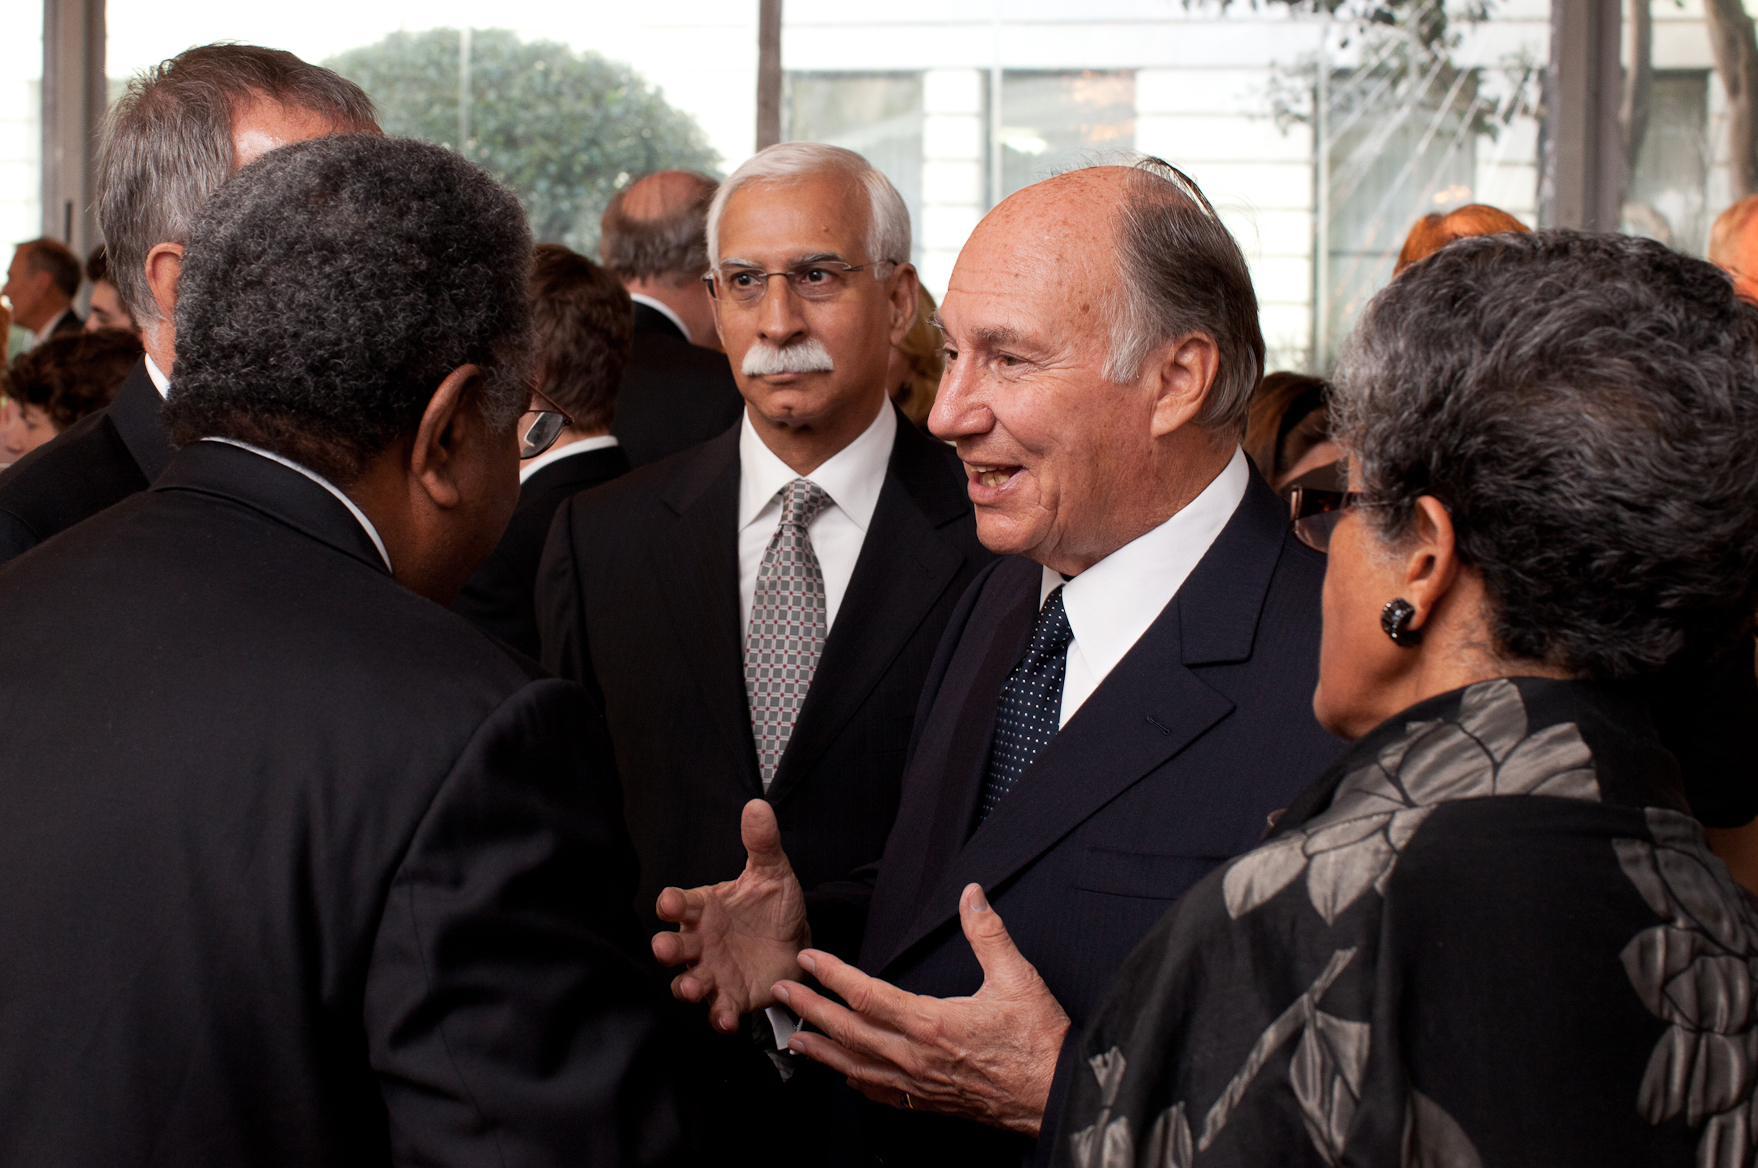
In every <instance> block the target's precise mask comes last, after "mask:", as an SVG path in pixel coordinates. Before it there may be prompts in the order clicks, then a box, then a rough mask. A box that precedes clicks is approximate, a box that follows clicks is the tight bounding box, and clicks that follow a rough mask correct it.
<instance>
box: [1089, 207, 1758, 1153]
mask: <svg viewBox="0 0 1758 1168" xmlns="http://www.w3.org/2000/svg"><path fill="white" fill-rule="evenodd" d="M1333 411H1334V412H1333V425H1334V432H1335V434H1336V436H1337V438H1338V441H1339V442H1340V443H1341V445H1342V446H1343V448H1344V449H1345V451H1346V452H1347V453H1348V455H1349V457H1350V460H1351V481H1350V487H1351V491H1350V494H1349V496H1348V497H1347V498H1346V500H1345V505H1344V506H1343V507H1341V508H1340V509H1338V510H1335V511H1332V512H1329V513H1325V514H1322V515H1318V516H1314V517H1312V518H1310V519H1307V520H1303V521H1302V527H1303V530H1302V532H1301V534H1302V535H1303V538H1306V539H1307V540H1308V541H1309V542H1311V543H1314V544H1315V545H1317V546H1320V547H1323V548H1326V549H1328V551H1329V555H1330V562H1329V568H1328V572H1327V575H1326V580H1325V593H1324V642H1323V650H1322V653H1321V661H1320V680H1319V686H1318V691H1317V693H1316V695H1315V697H1314V708H1315V710H1316V711H1317V713H1318V715H1319V718H1320V720H1321V721H1322V722H1323V723H1324V724H1325V725H1326V726H1327V727H1328V728H1329V729H1331V730H1333V731H1334V732H1336V733H1338V734H1342V735H1344V736H1346V737H1349V738H1352V739H1355V740H1356V741H1355V745H1354V746H1353V747H1352V749H1351V750H1350V751H1349V752H1348V753H1347V754H1345V756H1344V757H1343V758H1342V759H1341V760H1339V762H1338V763H1337V765H1336V766H1335V767H1333V768H1332V770H1331V771H1329V772H1328V773H1327V774H1326V775H1324V776H1323V777H1322V778H1320V779H1319V780H1318V782H1316V783H1315V784H1314V785H1313V786H1312V787H1311V788H1310V789H1309V790H1308V791H1307V792H1306V793H1305V794H1303V795H1302V796H1301V798H1300V799H1299V800H1297V801H1296V803H1295V804H1294V805H1293V806H1291V807H1290V808H1288V810H1287V811H1286V812H1284V813H1283V814H1282V815H1281V816H1280V817H1279V818H1278V820H1277V822H1276V824H1275V825H1274V827H1273V828H1272V829H1271V830H1272V834H1271V836H1270V837H1269V838H1268V839H1267V840H1266V841H1265V842H1264V843H1263V844H1261V845H1260V846H1259V847H1258V848H1257V849H1256V850H1254V851H1252V852H1249V853H1247V854H1246V855H1244V856H1242V857H1240V858H1239V859H1237V860H1235V861H1234V862H1232V863H1231V864H1228V865H1226V866H1225V867H1223V868H1222V869H1220V870H1218V871H1217V872H1215V873H1214V874H1213V876H1211V877H1210V878H1209V879H1207V880H1205V881H1204V882H1203V883H1202V884H1199V885H1198V886H1197V887H1196V888H1195V889H1193V890H1192V891H1191V892H1190V893H1188V894H1187V895H1186V896H1185V897H1184V898H1183V900H1181V901H1180V902H1179V903H1178V904H1177V905H1176V906H1175V907H1174V908H1173V909H1172V910H1171V911H1170V912H1169V913H1168V914H1167V915H1166V917H1165V918H1164V919H1163V920H1162V921H1161V922H1160V924H1159V925H1158V926H1156V928H1155V930H1154V931H1153V932H1152V933H1150V934H1149V936H1148V937H1147V939H1146V940H1145V941H1144V942H1143V943H1142V945H1141V947H1140V948H1139V949H1138V950H1137V951H1136V953H1135V954H1134V955H1133V956H1132V957H1131V959H1130V961H1129V962H1128V964H1126V965H1125V967H1124V969H1123V972H1122V973H1121V974H1120V975H1119V978H1118V981H1117V982H1116V983H1115V984H1114V985H1113V986H1112V988H1111V991H1110V994H1109V999H1108V1001H1107V1004H1106V1006H1105V1007H1104V1008H1103V1009H1102V1010H1101V1012H1100V1014H1099V1016H1098V1017H1097V1019H1096V1021H1095V1022H1094V1023H1093V1025H1092V1027H1091V1028H1090V1029H1089V1031H1088V1033H1087V1036H1086V1039H1085V1043H1084V1047H1083V1054H1084V1056H1085V1058H1084V1060H1083V1062H1082V1063H1080V1064H1077V1065H1076V1066H1075V1067H1074V1068H1073V1071H1072V1074H1073V1076H1074V1077H1073V1079H1072V1081H1071V1086H1070V1090H1069V1095H1068V1105H1067V1109H1066V1111H1065V1112H1064V1116H1063V1121H1062V1124H1061V1126H1060V1129H1059V1130H1060V1132H1061V1136H1060V1143H1059V1146H1058V1149H1057V1156H1058V1160H1059V1162H1060V1163H1062V1164H1072V1165H1083V1166H1084V1165H1095V1166H1098V1165H1104V1166H1105V1168H1112V1166H1114V1165H1136V1164H1139V1165H1144V1166H1145V1165H1153V1166H1155V1168H1163V1166H1167V1165H1179V1166H1181V1168H1191V1166H1193V1165H1194V1166H1207V1165H1237V1166H1244V1165H1261V1164H1277V1165H1314V1166H1316V1165H1335V1164H1340V1163H1349V1164H1364V1165H1365V1164H1376V1165H1396V1164H1403V1165H1419V1164H1420V1165H1449V1166H1458V1168H1465V1166H1475V1165H1497V1164H1506V1165H1517V1164H1518V1165H1524V1164H1544V1165H1548V1166H1557V1165H1562V1166H1568V1165H1583V1166H1585V1165H1595V1166H1599V1165H1617V1164H1629V1165H1637V1164H1640V1165H1671V1164H1677V1165H1687V1164H1697V1165H1716V1166H1721V1165H1727V1166H1730V1168H1731V1166H1734V1165H1744V1164H1750V1163H1752V1162H1753V1159H1754V1146H1755V1143H1758V972H1755V971H1758V911H1755V909H1758V902H1754V901H1752V900H1751V899H1750V898H1749V897H1748V896H1747V895H1746V894H1745V893H1744V892H1743V891H1741V890H1740V889H1739V888H1738V887H1737V886H1736V885H1735V884H1734V883H1733V882H1732V880H1731V879H1730V878H1729V876H1728V873H1727V870H1726V869H1725V868H1724V867H1723V866H1722V864H1721V862H1720V861H1718V860H1717V859H1715V858H1714V857H1713V856H1712V855H1711V854H1710V853H1709V852H1708V850H1707V849H1706V847H1705V844H1704V836H1703V829H1702V828H1701V826H1699V824H1698V822H1697V821H1696V820H1695V819H1693V818H1692V817H1691V816H1690V814H1689V813H1688V804H1687V801H1686V798H1685V794H1684V790H1683V787H1682V784H1681V781H1680V775H1679V769H1678V765H1677V763H1676V762H1675V760H1674V758H1673V755H1672V754H1671V753H1669V752H1668V751H1667V750H1666V749H1665V748H1664V747H1663V746H1662V744H1661V742H1660V739H1659V737H1658V735H1657V733H1656V731H1655V728H1654V724H1653V721H1652V720H1651V718H1650V717H1649V714H1648V705H1649V703H1648V702H1647V700H1645V698H1644V697H1643V696H1642V695H1641V694H1640V693H1639V692H1638V691H1637V689H1636V688H1635V687H1634V686H1632V685H1631V682H1633V681H1639V680H1640V679H1643V678H1648V677H1652V676H1653V675H1654V674H1655V673H1656V672H1657V671H1660V670H1662V669H1664V668H1665V667H1666V666H1667V665H1668V664H1669V663H1670V662H1674V661H1677V660H1678V659H1680V658H1681V656H1682V655H1686V654H1693V653H1701V652H1704V651H1705V647H1713V646H1718V645H1724V644H1727V643H1729V642H1730V641H1731V640H1733V639H1734V638H1735V637H1736V636H1737V635H1738V634H1739V633H1740V632H1741V630H1743V629H1744V627H1745V625H1746V622H1747V621H1748V619H1749V617H1750V615H1751V613H1752V611H1753V609H1754V607H1755V605H1758V309H1754V308H1752V307H1750V306H1747V305H1744V304H1742V303H1741V302H1740V301H1738V300H1737V299H1736V298H1735V296H1734V293H1733V289H1732V286H1731V285H1730V284H1729V283H1728V281H1727V279H1726V278H1725V277H1724V276H1722V275H1720V274H1719V273H1718V272H1716V271H1715V269H1713V268H1711V267H1710V266H1709V265H1707V264H1704V263H1701V262H1699V261H1696V260H1692V259H1688V258H1686V257H1684V256H1680V255H1677V254H1675V253H1673V252H1670V251H1668V250H1667V249H1666V248H1664V247H1662V246H1660V245H1659V244H1656V243H1653V242H1650V241H1647V240H1639V239H1626V238H1622V237H1616V236H1595V235H1583V234H1578V233H1573V232H1545V233H1539V234H1535V235H1522V236H1512V235H1504V236H1491V237H1485V238H1482V239H1476V240H1468V241H1464V242H1460V243H1456V244H1454V245H1453V246H1451V247H1449V248H1447V249H1445V250H1444V251H1442V252H1441V253H1439V254H1437V255H1435V256H1433V257H1431V258H1430V259H1429V260H1427V261H1425V262H1424V263H1422V264H1420V265H1417V266H1415V267H1413V268H1412V269H1411V270H1410V271H1408V272H1406V273H1405V274H1404V275H1403V276H1402V277H1400V278H1399V279H1398V280H1397V281H1395V282H1394V283H1393V284H1392V285H1391V286H1390V287H1389V288H1387V289H1386V290H1385V291H1383V292H1381V293H1380V294H1379V296H1378V297H1376V298H1375V300H1374V301H1373V303H1372V304H1371V305H1370V306H1369V307H1368V309H1367V312H1366V313H1365V315H1364V316H1363V318H1362V321H1361V324H1360V326H1359V329H1358V332H1357V335H1356V336H1355V338H1354V341H1353V346H1352V349H1351V351H1350V353H1349V355H1348V357H1347V358H1346V360H1345V362H1344V365H1343V367H1342V369H1341V370H1340V371H1339V375H1338V378H1337V382H1336V393H1335V397H1334V399H1333Z"/></svg>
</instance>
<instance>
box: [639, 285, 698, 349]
mask: <svg viewBox="0 0 1758 1168" xmlns="http://www.w3.org/2000/svg"><path fill="white" fill-rule="evenodd" d="M629 299H630V300H633V301H634V302H635V303H636V304H645V305H646V306H647V307H648V308H651V309H652V310H653V311H655V312H658V313H661V314H663V315H664V316H665V319H667V320H669V321H671V322H672V323H673V324H675V325H677V326H678V331H679V332H680V333H683V334H684V340H686V341H690V342H691V343H692V344H694V343H695V342H694V340H693V339H692V338H691V336H690V330H689V329H688V328H687V327H685V325H684V318H683V317H681V316H679V315H678V314H677V313H675V312H673V311H672V310H671V306H670V305H668V304H665V303H663V302H661V301H658V300H655V299H653V297H651V296H647V295H643V294H642V293H640V292H631V293H629Z"/></svg>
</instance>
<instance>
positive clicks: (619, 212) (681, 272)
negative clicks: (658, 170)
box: [598, 172, 715, 284]
mask: <svg viewBox="0 0 1758 1168" xmlns="http://www.w3.org/2000/svg"><path fill="white" fill-rule="evenodd" d="M653 177H654V176H651V175H649V176H647V178H653ZM680 177H682V178H686V179H694V180H695V182H694V183H691V184H688V186H687V188H686V189H687V191H688V193H687V194H686V195H685V197H684V198H682V199H680V200H678V201H677V202H675V203H673V204H671V205H670V206H667V207H665V208H664V209H663V210H662V211H661V212H660V213H659V214H657V215H651V216H643V215H631V214H630V213H629V211H628V208H627V207H626V206H625V205H624V204H625V203H626V202H627V201H628V194H629V192H630V191H632V190H634V189H635V187H636V186H637V185H638V184H639V183H641V182H645V181H647V179H636V180H635V182H632V183H630V184H629V185H628V186H626V187H624V188H623V189H622V190H620V191H618V192H617V193H616V194H614V195H612V196H611V200H610V202H609V203H608V204H607V205H606V206H605V208H604V216H603V218H601V219H600V220H599V233H598V258H599V261H600V262H601V263H602V264H603V265H604V266H605V267H607V268H609V269H610V270H611V271H613V272H615V273H616V274H617V276H618V277H620V278H621V279H624V280H644V279H664V278H670V279H671V280H673V281H674V282H676V283H679V284H683V283H687V282H691V281H694V280H695V279H696V278H697V277H698V276H700V275H701V274H702V273H703V272H704V271H706V270H707V269H708V246H707V238H706V231H707V220H708V204H709V201H710V200H712V199H713V198H714V187H715V182H714V180H713V179H711V178H709V177H708V176H707V175H705V174H691V173H688V172H685V173H684V174H682V175H680ZM680 185H684V184H680Z"/></svg>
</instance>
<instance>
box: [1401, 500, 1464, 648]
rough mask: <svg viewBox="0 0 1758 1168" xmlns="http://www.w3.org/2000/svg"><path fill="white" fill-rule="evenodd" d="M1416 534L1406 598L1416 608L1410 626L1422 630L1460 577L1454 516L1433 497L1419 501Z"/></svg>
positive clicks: (1408, 555) (1408, 564)
mask: <svg viewBox="0 0 1758 1168" xmlns="http://www.w3.org/2000/svg"><path fill="white" fill-rule="evenodd" d="M1412 527H1413V533H1412V536H1411V540H1410V542H1409V545H1408V551H1407V552H1406V558H1405V562H1404V591H1403V593H1402V595H1403V598H1404V599H1405V600H1408V601H1409V602H1410V604H1411V605H1412V606H1413V607H1414V608H1415V609H1416V614H1415V615H1414V616H1412V617H1411V618H1410V621H1409V625H1408V627H1409V628H1410V629H1412V630H1416V629H1420V628H1422V626H1423V625H1424V624H1426V623H1427V622H1428V618H1429V614H1430V613H1432V612H1433V611H1434V610H1435V608H1436V607H1437V606H1438V605H1439V604H1440V602H1441V599H1442V598H1443V597H1445V596H1446V594H1447V593H1448V592H1450V591H1451V590H1452V587H1453V582H1454V581H1455V580H1457V579H1458V576H1459V556H1458V552H1457V550H1456V549H1455V547H1454V546H1453V517H1452V516H1451V515H1449V514H1448V513H1447V509H1446V508H1445V507H1444V506H1442V505H1441V502H1440V500H1439V499H1436V498H1435V497H1434V496H1432V495H1423V496H1422V497H1420V498H1418V499H1417V500H1416V516H1415V522H1414V523H1413V524H1412Z"/></svg>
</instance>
